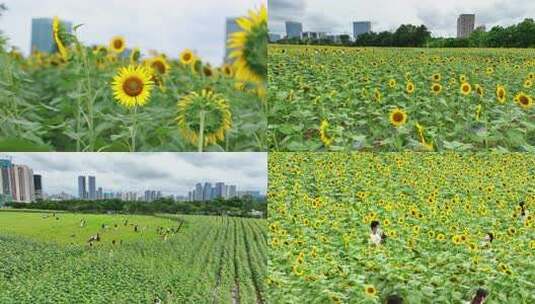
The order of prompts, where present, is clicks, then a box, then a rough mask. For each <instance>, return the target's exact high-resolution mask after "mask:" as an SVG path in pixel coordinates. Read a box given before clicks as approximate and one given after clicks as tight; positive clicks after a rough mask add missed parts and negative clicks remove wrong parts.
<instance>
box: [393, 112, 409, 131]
mask: <svg viewBox="0 0 535 304" xmlns="http://www.w3.org/2000/svg"><path fill="white" fill-rule="evenodd" d="M406 122H407V113H406V112H405V111H403V110H402V109H399V108H396V109H394V110H392V111H391V112H390V123H391V124H392V125H393V126H394V127H400V126H402V125H404V124H405V123H406Z"/></svg>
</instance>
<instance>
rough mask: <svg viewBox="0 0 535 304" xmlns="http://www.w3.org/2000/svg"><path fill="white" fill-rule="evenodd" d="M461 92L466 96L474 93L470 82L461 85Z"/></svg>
mask: <svg viewBox="0 0 535 304" xmlns="http://www.w3.org/2000/svg"><path fill="white" fill-rule="evenodd" d="M460 91H461V94H463V95H464V96H467V95H469V94H470V93H472V86H471V85H470V84H469V83H468V82H463V83H462V84H461V87H460Z"/></svg>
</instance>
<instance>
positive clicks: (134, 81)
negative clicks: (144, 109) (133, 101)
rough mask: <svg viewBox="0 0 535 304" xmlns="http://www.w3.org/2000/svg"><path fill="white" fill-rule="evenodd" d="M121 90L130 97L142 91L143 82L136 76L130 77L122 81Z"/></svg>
mask: <svg viewBox="0 0 535 304" xmlns="http://www.w3.org/2000/svg"><path fill="white" fill-rule="evenodd" d="M123 90H124V92H125V93H126V95H128V96H130V97H135V96H138V95H139V94H141V92H142V91H143V82H142V81H141V79H139V78H137V77H130V78H128V79H127V80H126V81H125V82H124V84H123Z"/></svg>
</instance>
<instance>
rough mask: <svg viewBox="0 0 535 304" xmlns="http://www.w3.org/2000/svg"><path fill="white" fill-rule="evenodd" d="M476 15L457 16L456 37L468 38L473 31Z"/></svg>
mask: <svg viewBox="0 0 535 304" xmlns="http://www.w3.org/2000/svg"><path fill="white" fill-rule="evenodd" d="M475 23H476V15H474V14H461V15H459V18H457V38H468V37H470V34H472V32H473V31H474V26H475Z"/></svg>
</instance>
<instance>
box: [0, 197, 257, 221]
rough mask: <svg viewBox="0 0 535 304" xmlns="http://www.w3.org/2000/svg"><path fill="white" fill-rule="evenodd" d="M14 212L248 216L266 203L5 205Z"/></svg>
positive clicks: (247, 200) (247, 199)
mask: <svg viewBox="0 0 535 304" xmlns="http://www.w3.org/2000/svg"><path fill="white" fill-rule="evenodd" d="M6 205H7V206H9V207H13V208H16V209H34V210H64V211H70V212H89V213H106V212H117V213H126V214H155V213H181V214H205V215H221V214H228V215H233V216H243V217H248V216H251V215H250V212H251V211H252V210H257V211H262V212H264V215H265V214H266V212H265V211H266V209H267V206H266V205H267V202H266V201H265V200H264V199H261V200H257V199H253V198H251V197H244V198H232V199H226V200H225V199H216V200H213V201H195V202H175V201H173V200H170V199H159V200H156V201H153V202H142V201H135V202H130V201H122V200H119V199H112V200H98V201H86V200H65V201H38V202H36V203H32V204H27V203H16V202H10V203H7V204H6Z"/></svg>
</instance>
